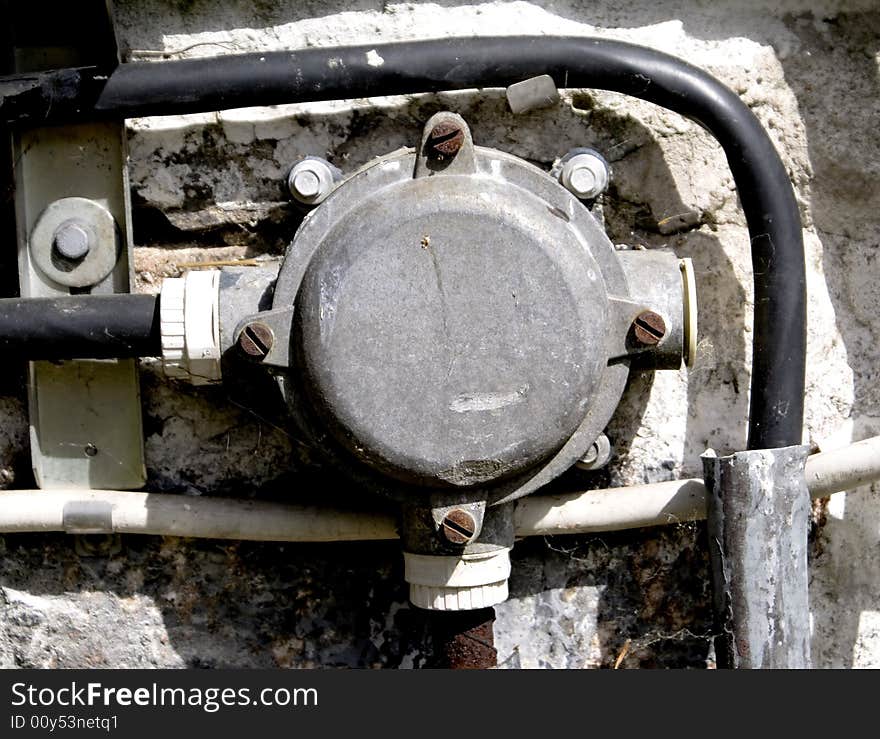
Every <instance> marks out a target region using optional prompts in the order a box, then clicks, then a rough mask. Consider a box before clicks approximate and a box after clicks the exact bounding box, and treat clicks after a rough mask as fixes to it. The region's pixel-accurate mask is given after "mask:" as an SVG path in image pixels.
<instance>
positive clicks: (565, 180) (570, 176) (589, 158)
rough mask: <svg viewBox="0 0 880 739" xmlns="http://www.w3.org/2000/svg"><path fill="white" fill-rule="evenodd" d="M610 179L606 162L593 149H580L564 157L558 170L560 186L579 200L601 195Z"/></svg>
mask: <svg viewBox="0 0 880 739" xmlns="http://www.w3.org/2000/svg"><path fill="white" fill-rule="evenodd" d="M610 179H611V177H610V173H609V171H608V163H607V162H606V161H605V159H604V158H603V157H602V156H601V155H600V154H599V153H598V152H593V151H582V152H581V153H578V154H574V155H573V156H571V157H570V158H568V159H564V160H563V162H562V169H561V170H560V172H559V182H560V183H562V186H563V187H564V188H565V189H566V190H568V191H569V192H570V193H572V195H575V196H576V197H578V198H580V199H581V200H592V199H593V198H596V197H598V196H599V195H601V194H602V193H603V192H605V188H607V187H608V182H609V181H610Z"/></svg>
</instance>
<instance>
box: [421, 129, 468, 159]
mask: <svg viewBox="0 0 880 739" xmlns="http://www.w3.org/2000/svg"><path fill="white" fill-rule="evenodd" d="M463 143H464V130H463V129H462V127H461V124H459V123H458V122H456V121H442V122H441V123H438V124H437V125H436V126H434V128H432V129H431V133H430V134H429V135H428V147H429V148H430V149H431V150H432V151H433V152H434V153H435V154H440V155H442V156H450V157H451V156H455V155H456V154H457V153H458V150H459V149H461V145H462V144H463Z"/></svg>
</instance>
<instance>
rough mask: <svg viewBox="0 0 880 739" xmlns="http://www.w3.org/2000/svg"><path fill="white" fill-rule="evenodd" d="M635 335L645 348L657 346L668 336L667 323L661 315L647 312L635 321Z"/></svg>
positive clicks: (650, 311)
mask: <svg viewBox="0 0 880 739" xmlns="http://www.w3.org/2000/svg"><path fill="white" fill-rule="evenodd" d="M633 335H634V336H635V339H636V341H638V342H639V343H640V344H642V345H643V346H656V345H657V344H659V343H660V342H661V341H662V340H663V337H664V336H666V322H665V321H664V320H663V317H662V316H661V315H660V314H658V313H655V312H654V311H652V310H646V311H644V312H642V313H639V315H638V316H636V319H635V320H634V321H633Z"/></svg>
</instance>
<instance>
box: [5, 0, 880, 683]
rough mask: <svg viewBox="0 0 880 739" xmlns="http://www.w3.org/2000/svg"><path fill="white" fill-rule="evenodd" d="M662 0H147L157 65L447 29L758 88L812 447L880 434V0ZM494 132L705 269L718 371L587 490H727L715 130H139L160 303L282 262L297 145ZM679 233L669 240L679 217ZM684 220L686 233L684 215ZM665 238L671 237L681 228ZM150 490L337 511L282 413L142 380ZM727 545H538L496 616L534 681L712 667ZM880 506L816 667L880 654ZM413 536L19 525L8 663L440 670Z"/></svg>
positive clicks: (374, 115) (637, 108) (390, 125)
mask: <svg viewBox="0 0 880 739" xmlns="http://www.w3.org/2000/svg"><path fill="white" fill-rule="evenodd" d="M765 5H767V3H760V2H747V3H743V2H706V1H705V0H703V1H699V0H656V1H655V2H652V3H650V4H647V3H646V4H638V3H628V2H627V3H624V2H612V1H611V0H602V1H600V2H579V1H578V0H559V1H558V2H492V3H485V4H465V3H461V2H456V0H442V1H441V2H438V3H420V2H415V3H405V4H395V3H383V2H379V1H378V0H356V1H355V2H337V1H336V0H308V1H307V2H299V3H282V2H279V1H278V0H268V1H263V2H244V1H240V2H239V1H236V2H224V3H209V2H202V1H201V0H191V1H189V2H182V1H177V2H172V0H122V1H121V2H118V3H117V16H118V18H117V20H118V23H119V30H120V36H121V42H122V44H123V46H124V48H125V50H126V53H127V55H128V56H129V58H133V59H148V58H149V59H152V58H157V57H162V56H163V55H167V56H169V57H173V58H176V57H180V56H200V55H214V54H223V53H233V52H238V51H254V50H268V49H284V48H302V47H305V46H328V45H334V44H345V43H372V42H376V43H380V42H384V41H393V40H400V39H415V38H424V37H437V36H446V35H473V34H493V35H498V34H515V33H536V34H551V33H555V34H571V35H585V36H586V35H599V36H603V37H607V38H616V39H624V40H628V41H633V42H636V43H640V44H644V45H647V46H651V47H655V48H658V49H662V50H664V51H667V52H671V53H673V54H677V55H679V56H682V57H683V58H685V59H688V60H689V61H691V62H692V63H695V64H697V65H699V66H702V67H704V68H706V69H707V70H709V71H710V72H711V73H713V74H715V75H716V76H717V77H719V78H720V79H721V80H723V81H724V82H725V83H726V84H728V85H729V86H730V87H732V88H733V89H734V90H735V91H736V92H738V93H739V94H740V95H741V96H742V97H743V98H744V100H745V101H746V102H747V103H748V104H749V105H750V106H751V108H752V109H753V110H754V112H755V113H756V115H757V116H758V117H759V118H760V119H761V121H762V122H763V123H764V125H765V126H766V128H767V129H768V131H769V132H770V135H771V136H772V137H773V139H774V141H775V142H776V144H777V146H778V148H779V151H780V153H781V154H782V157H783V159H784V161H785V163H786V165H787V167H788V169H789V171H790V174H791V178H792V181H793V182H794V185H795V187H796V190H797V196H798V199H799V203H800V206H801V213H802V217H803V222H804V229H805V230H804V237H805V240H806V245H807V267H808V288H809V323H810V328H809V363H808V369H807V403H806V405H807V414H806V425H805V440H807V441H812V442H816V443H817V444H819V445H820V446H821V447H822V449H823V450H824V449H832V448H834V447H835V446H838V445H842V444H845V443H846V442H848V441H850V440H857V439H860V438H864V437H866V436H869V435H873V434H877V433H880V391H878V385H877V381H876V380H877V367H878V358H880V350H878V340H880V291H878V290H877V288H876V285H877V283H878V278H880V261H878V259H877V254H878V249H880V185H878V182H880V128H878V125H877V122H878V120H880V12H877V10H876V9H874V10H871V6H872V5H874V3H873V2H871V1H870V0H866V1H865V2H861V3H860V2H836V3H835V2H821V1H820V0H817V1H816V2H809V0H788V1H787V2H777V3H775V4H774V5H775V6H776V7H775V9H773V10H768V9H766V8H765V7H764V6H765ZM442 108H449V109H452V110H455V111H457V112H459V113H461V114H462V115H463V116H465V118H466V119H467V120H468V121H469V123H470V124H471V126H472V128H473V133H474V139H475V141H476V142H477V143H479V144H482V145H485V146H493V147H497V148H499V149H503V150H505V151H509V152H511V153H513V154H515V155H518V156H520V157H523V158H525V159H528V160H529V161H531V162H533V163H535V164H538V165H539V166H544V167H549V165H550V164H551V163H552V161H553V160H554V158H555V157H558V156H560V155H561V154H563V153H564V152H565V151H566V150H567V149H568V148H570V147H572V146H578V145H581V146H583V145H588V146H594V147H596V148H598V149H599V150H601V151H603V152H604V153H605V154H606V156H607V157H608V159H609V160H610V161H611V162H612V165H613V171H614V183H613V185H612V187H611V190H610V192H609V194H608V196H607V197H606V201H605V217H606V220H607V227H608V230H609V233H610V234H611V236H612V239H613V240H614V241H615V242H617V243H627V244H641V245H645V246H648V247H656V246H666V247H671V248H672V249H674V250H675V252H676V253H677V254H678V255H679V256H682V257H684V256H687V257H691V258H692V259H693V260H694V263H695V266H696V271H697V279H698V290H699V296H700V311H701V337H700V343H699V355H698V358H697V362H696V366H695V367H694V368H693V369H691V370H690V371H682V372H680V373H677V372H658V373H656V374H653V373H642V374H637V375H635V376H634V377H633V378H632V381H631V383H630V385H629V387H628V389H627V393H626V396H625V400H624V403H623V404H622V406H621V408H620V410H619V412H618V414H617V415H616V417H615V419H614V421H613V422H612V424H611V426H610V428H609V431H608V434H609V436H610V437H611V439H612V441H613V443H614V445H615V448H616V450H617V456H616V458H615V460H614V462H613V464H612V466H611V467H610V469H609V470H607V471H606V472H603V473H599V474H596V473H594V474H593V475H592V476H591V475H587V474H581V475H580V476H578V475H573V476H572V477H571V479H569V480H568V481H567V483H566V484H568V485H571V486H577V485H579V486H587V485H606V484H614V485H624V484H630V483H637V482H645V481H656V480H666V479H673V478H675V477H678V476H683V475H698V474H700V465H699V460H698V456H699V454H700V453H701V452H702V451H703V450H704V449H705V448H706V447H707V446H709V447H712V448H714V449H716V450H718V451H720V452H725V451H732V450H736V449H740V448H742V447H743V446H744V444H745V429H746V422H745V419H746V414H747V407H748V398H747V393H748V387H749V369H748V368H749V357H750V353H751V346H750V341H751V331H750V326H751V314H752V291H751V284H750V283H751V274H750V264H749V257H748V252H749V238H748V233H747V230H746V227H745V223H744V219H743V215H742V213H741V211H740V209H739V207H738V205H737V198H736V193H735V191H734V188H733V185H732V182H731V177H730V175H729V173H728V170H727V168H726V165H725V162H724V158H723V155H722V153H721V151H720V149H719V147H718V146H717V145H716V144H715V143H714V142H713V140H712V139H711V138H710V137H709V136H708V135H707V134H705V133H704V132H703V131H702V130H701V129H700V128H698V127H697V126H696V125H694V124H692V123H690V122H688V121H685V120H683V119H681V118H680V117H678V116H676V115H673V114H670V113H667V112H665V111H663V110H661V109H658V108H656V107H653V106H651V105H649V104H646V103H640V102H637V101H634V100H631V99H628V98H624V97H622V96H619V95H615V94H609V93H602V92H595V91H568V92H567V93H566V94H565V95H564V97H563V100H562V102H561V103H560V104H559V105H558V106H556V107H555V108H553V109H549V110H545V111H541V112H536V113H532V114H528V115H525V116H519V117H515V116H513V115H512V114H511V113H510V112H509V110H508V109H507V107H506V104H505V101H504V97H503V93H502V92H500V91H486V92H483V93H479V94H476V93H474V94H472V93H467V92H463V93H456V94H445V95H436V96H433V95H424V96H412V97H409V96H408V97H399V98H393V99H386V100H381V101H371V102H370V103H368V102H367V101H364V100H357V101H353V102H339V103H332V104H320V105H310V106H291V107H279V108H272V109H266V110H239V111H230V112H222V113H216V114H210V115H203V116H194V117H188V118H173V119H140V120H131V121H129V136H130V149H131V163H130V164H131V186H132V196H133V202H134V212H135V241H136V244H137V248H136V267H137V272H138V289H141V290H155V289H157V288H158V284H159V282H160V280H161V277H163V276H166V275H176V274H178V271H179V265H181V264H185V263H188V262H193V261H200V260H214V259H237V258H241V257H252V256H259V255H263V254H278V253H280V252H281V251H282V250H283V248H284V247H285V245H286V244H287V243H289V240H290V238H291V237H292V234H293V231H294V229H295V226H296V222H297V216H296V214H295V211H294V210H293V209H291V208H290V206H289V204H288V202H287V200H286V198H285V195H284V187H283V177H284V175H285V173H286V171H287V169H288V168H289V167H290V165H291V164H292V163H294V162H295V161H297V160H298V159H299V158H301V157H303V156H305V155H309V154H317V155H322V156H327V157H329V158H330V159H331V160H332V161H333V162H334V163H336V164H337V165H338V166H339V167H341V168H342V169H344V170H349V171H350V170H352V169H353V168H355V167H357V166H358V165H360V164H361V163H363V162H365V161H367V160H368V159H370V158H372V157H374V156H376V155H379V154H382V153H386V152H388V151H391V150H393V149H395V148H398V147H400V146H404V145H409V144H412V142H413V141H414V140H415V138H416V137H417V135H418V132H419V129H420V126H421V124H422V123H423V122H424V121H425V120H426V119H427V118H428V116H429V115H430V114H431V113H433V112H435V111H436V110H438V109H442ZM671 217H679V218H678V222H679V223H680V227H678V228H676V229H674V232H673V233H669V232H668V231H669V229H668V228H665V227H664V228H661V227H659V226H658V223H659V222H661V221H664V219H669V218H671ZM673 220H675V218H673ZM661 231H665V232H666V233H661ZM9 374H10V377H6V376H4V378H3V383H2V386H0V395H2V397H0V484H2V485H4V486H7V487H27V486H29V485H30V484H32V483H31V481H30V473H29V469H28V468H29V459H28V451H27V426H26V423H27V422H26V418H25V415H24V408H25V404H24V401H23V388H22V387H21V384H20V382H19V381H17V379H16V378H17V377H18V375H17V374H16V373H14V372H12V373H9ZM142 388H143V397H144V414H145V418H144V422H145V433H146V451H147V458H148V471H149V488H150V489H154V490H163V491H174V492H179V493H182V494H187V495H202V494H206V495H208V494H215V495H216V494H241V495H261V496H266V497H271V498H273V499H284V498H286V499H290V498H302V497H306V496H308V497H311V498H318V499H320V500H323V501H325V502H327V503H330V502H332V501H333V500H334V497H333V496H334V494H333V490H332V488H333V486H334V482H333V481H334V478H333V475H332V471H330V470H321V469H320V468H316V467H315V466H314V464H315V459H314V455H313V453H311V452H310V450H309V449H308V448H305V447H303V446H302V445H301V444H299V443H298V442H297V440H296V439H293V438H291V437H290V436H289V435H288V434H287V432H286V431H285V429H284V427H283V417H279V416H277V414H275V413H274V411H273V409H271V408H266V407H263V406H262V405H260V402H259V398H256V399H253V400H252V401H250V400H249V401H242V400H241V398H240V397H237V396H235V395H234V394H233V393H232V392H231V391H230V390H228V389H207V390H205V389H201V390H197V389H192V388H188V387H184V386H173V385H170V384H167V383H166V382H165V381H164V380H163V378H162V377H161V374H160V372H158V371H157V370H156V368H155V366H154V365H152V364H150V363H149V362H145V363H144V364H143V373H142ZM704 539H705V529H704V527H703V526H702V525H698V524H681V525H674V526H669V527H666V528H664V529H663V530H657V529H654V530H641V531H634V532H627V533H619V534H609V535H602V536H593V537H558V538H554V539H535V540H528V541H523V542H520V543H519V544H518V545H517V547H516V550H515V552H514V557H513V559H514V574H513V578H512V581H511V587H512V595H511V598H510V600H509V601H508V602H507V603H505V604H504V605H502V606H500V607H499V608H498V621H497V622H496V643H497V645H498V648H499V663H500V664H502V665H503V666H507V667H520V666H521V667H544V666H546V667H608V666H612V665H614V664H615V663H617V662H619V664H620V666H621V667H639V666H642V667H647V666H671V667H685V666H686V667H705V666H712V665H713V664H714V662H713V660H714V655H713V652H712V648H711V635H712V623H711V618H710V594H709V590H708V588H709V573H708V567H707V558H706V542H705V541H704ZM878 546H880V496H878V492H877V490H876V489H863V490H859V491H856V492H853V493H850V494H846V495H838V496H835V497H834V498H833V499H831V500H830V501H822V502H820V503H818V504H817V505H816V507H815V510H814V519H813V525H812V530H811V561H810V573H811V582H810V588H811V591H810V597H811V606H812V612H813V626H814V633H813V659H814V663H815V664H816V665H817V666H822V667H849V666H856V667H868V666H875V667H876V666H880V558H878V557H877V551H878ZM406 592H407V591H406V586H405V585H404V583H403V578H402V566H401V558H400V554H399V551H398V547H397V546H396V545H394V544H358V545H354V544H344V545H321V546H317V545H290V544H286V545H281V544H253V543H234V542H214V541H203V542H197V541H186V540H178V539H164V540H162V539H157V538H137V537H127V538H125V539H124V540H123V548H122V551H121V552H119V553H117V554H115V555H113V556H109V557H83V556H80V555H78V554H77V553H76V552H75V551H74V549H73V546H72V544H71V542H70V541H69V540H67V539H65V538H64V537H61V536H54V535H44V536H37V535H18V536H7V537H5V538H0V666H45V667H49V666H52V667H90V666H113V667H139V666H189V667H195V666H211V667H221V666H223V667H241V666H281V667H290V666H319V665H327V666H330V665H334V666H335V665H350V666H368V667H372V666H382V667H410V666H418V665H420V664H424V662H425V661H426V659H428V658H429V657H430V655H429V654H428V646H427V643H426V639H425V622H424V618H423V615H422V614H421V613H420V612H419V611H417V610H415V609H412V608H410V607H409V606H408V604H407V602H406Z"/></svg>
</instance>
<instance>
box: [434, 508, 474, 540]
mask: <svg viewBox="0 0 880 739" xmlns="http://www.w3.org/2000/svg"><path fill="white" fill-rule="evenodd" d="M440 530H441V531H442V532H443V536H444V537H445V538H446V541H448V542H449V543H450V544H467V543H468V542H469V541H470V540H471V539H473V538H474V534H475V533H476V531H477V522H476V521H474V517H473V516H472V515H471V514H470V513H468V512H467V511H465V510H462V509H461V508H456V509H454V510H451V511H449V513H447V514H446V517H445V518H444V519H443V523H442V524H441V525H440Z"/></svg>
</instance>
